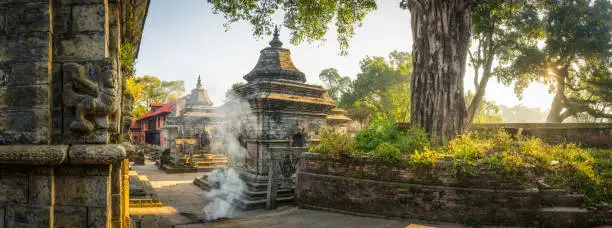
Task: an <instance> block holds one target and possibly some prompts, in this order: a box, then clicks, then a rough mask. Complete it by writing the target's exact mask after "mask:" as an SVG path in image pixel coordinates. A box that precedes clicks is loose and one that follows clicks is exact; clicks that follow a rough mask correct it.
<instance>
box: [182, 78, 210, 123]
mask: <svg viewBox="0 0 612 228" xmlns="http://www.w3.org/2000/svg"><path fill="white" fill-rule="evenodd" d="M181 117H183V118H184V117H216V114H215V108H214V107H213V102H212V101H211V100H210V98H209V97H208V92H207V91H206V89H204V88H203V87H202V80H201V78H200V76H198V84H197V86H196V88H195V89H193V90H191V94H189V95H188V96H187V102H185V109H184V110H183V111H182V113H181Z"/></svg>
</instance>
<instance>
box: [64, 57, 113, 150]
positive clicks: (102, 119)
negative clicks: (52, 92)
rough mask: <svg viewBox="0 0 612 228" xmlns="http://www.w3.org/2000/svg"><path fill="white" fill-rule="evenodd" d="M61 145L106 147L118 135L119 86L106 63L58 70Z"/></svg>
mask: <svg viewBox="0 0 612 228" xmlns="http://www.w3.org/2000/svg"><path fill="white" fill-rule="evenodd" d="M62 77H63V85H62V101H63V105H64V114H63V132H62V135H63V143H68V144H71V143H108V142H109V140H110V137H111V135H113V134H114V135H116V134H118V133H119V126H120V103H121V85H120V80H119V75H118V74H117V65H116V63H115V62H114V61H113V60H112V59H110V58H107V59H102V60H99V61H95V62H85V63H82V62H78V63H77V62H69V63H64V64H63V66H62Z"/></svg>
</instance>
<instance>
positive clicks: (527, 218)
mask: <svg viewBox="0 0 612 228" xmlns="http://www.w3.org/2000/svg"><path fill="white" fill-rule="evenodd" d="M453 170H454V169H453V167H452V164H450V163H444V162H442V163H439V164H437V166H436V169H435V171H432V170H429V169H419V168H413V167H412V168H411V167H407V166H406V167H402V166H390V165H389V164H388V163H384V162H378V161H374V160H371V159H369V158H357V157H348V158H343V159H342V160H338V159H333V158H330V157H328V156H327V155H321V154H311V153H305V154H304V155H303V157H302V160H301V161H300V166H299V169H298V184H297V189H296V192H297V197H298V203H299V204H300V205H301V206H303V207H310V208H318V209H331V210H339V211H344V212H353V213H360V214H371V215H379V216H385V217H401V218H409V219H423V220H434V221H447V222H458V223H461V224H466V223H476V224H497V225H500V224H512V225H525V224H531V222H532V221H534V220H535V215H536V214H537V213H536V211H537V210H538V208H539V204H540V200H539V194H538V190H537V188H536V187H537V186H536V185H535V182H534V181H533V180H535V176H534V175H533V172H531V170H530V169H526V170H525V171H524V172H523V173H522V175H517V176H508V175H505V174H499V173H496V172H493V171H490V170H481V171H480V173H481V174H480V175H479V176H478V177H462V176H456V175H455V173H454V171H453ZM530 180H531V181H530Z"/></svg>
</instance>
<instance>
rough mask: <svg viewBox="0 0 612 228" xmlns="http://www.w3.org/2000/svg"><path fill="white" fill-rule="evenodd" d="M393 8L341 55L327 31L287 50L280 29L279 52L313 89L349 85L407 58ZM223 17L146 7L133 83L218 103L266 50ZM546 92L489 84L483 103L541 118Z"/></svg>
mask: <svg viewBox="0 0 612 228" xmlns="http://www.w3.org/2000/svg"><path fill="white" fill-rule="evenodd" d="M398 2H399V1H395V0H378V1H377V3H378V9H377V10H376V11H374V12H372V13H370V14H369V15H368V16H367V17H366V19H365V21H364V22H363V25H362V27H360V28H358V29H357V30H356V34H355V36H354V37H353V39H352V40H351V42H350V48H349V54H348V55H345V56H341V55H339V50H340V49H339V48H338V44H337V41H336V33H335V31H334V29H335V28H334V27H333V26H330V31H329V32H328V34H327V35H326V41H320V42H314V43H302V44H299V45H297V46H294V45H291V44H290V43H289V41H288V40H289V39H288V32H287V31H284V28H281V32H280V38H281V41H283V47H285V48H289V49H290V50H291V57H292V59H293V63H294V64H295V66H296V67H297V68H298V69H300V70H301V71H302V72H304V73H305V74H306V78H307V83H310V84H321V81H320V80H319V78H318V75H319V72H321V70H323V69H325V68H330V67H333V68H336V69H338V72H339V73H340V74H341V75H343V76H349V77H351V78H355V77H356V75H357V73H358V72H359V61H360V60H361V59H363V58H364V57H365V56H385V57H386V56H388V54H389V53H390V52H391V51H393V50H398V51H410V50H411V49H412V33H411V28H410V12H409V11H407V10H402V9H400V8H399V3H398ZM273 20H274V23H276V24H282V16H281V15H275V16H274V17H273ZM224 23H225V19H224V18H223V15H215V14H213V13H212V5H211V4H208V3H206V1H205V0H181V1H166V0H152V1H151V5H150V7H149V12H148V15H147V19H146V23H145V27H144V31H143V38H142V42H141V46H140V52H139V55H138V59H137V63H136V75H137V76H143V75H153V76H157V77H159V78H160V79H162V80H166V81H168V80H183V81H184V82H185V89H186V92H187V93H188V92H189V91H191V90H192V89H193V88H194V87H195V85H196V82H197V75H198V74H200V75H201V76H202V84H203V85H204V87H205V88H206V89H207V90H208V94H209V96H210V98H211V99H212V100H213V102H214V103H215V105H216V106H218V105H221V104H222V103H223V100H224V96H225V91H226V90H227V89H228V88H230V87H231V85H232V84H233V83H236V82H240V81H244V79H242V77H243V76H244V75H245V74H247V73H248V72H249V71H251V69H252V68H253V67H254V66H255V64H256V63H257V59H258V58H259V51H260V50H261V49H263V48H265V47H267V46H268V42H269V41H270V40H271V38H272V37H262V38H259V39H258V38H255V37H253V35H252V27H251V26H250V25H249V24H247V23H244V22H238V23H234V24H232V25H231V27H230V29H229V30H227V31H226V29H225V28H224V27H223V24H224ZM473 72H474V71H473V70H472V69H471V68H470V67H468V68H467V72H466V76H465V83H464V84H465V89H466V91H467V90H472V91H474V86H473V83H472V81H473V75H474V73H473ZM547 88H548V87H547V86H546V85H541V84H532V85H530V86H529V88H527V89H526V90H525V92H524V98H523V99H522V100H518V99H517V97H516V96H515V94H514V90H513V88H512V87H505V86H503V85H500V84H498V83H497V82H496V81H495V80H490V81H489V85H488V86H487V91H486V99H487V100H492V101H495V102H496V103H497V104H502V105H506V106H514V105H517V104H523V105H525V106H528V107H536V108H541V109H542V110H546V109H548V108H549V107H550V103H551V101H552V99H553V95H552V94H549V93H548V90H547Z"/></svg>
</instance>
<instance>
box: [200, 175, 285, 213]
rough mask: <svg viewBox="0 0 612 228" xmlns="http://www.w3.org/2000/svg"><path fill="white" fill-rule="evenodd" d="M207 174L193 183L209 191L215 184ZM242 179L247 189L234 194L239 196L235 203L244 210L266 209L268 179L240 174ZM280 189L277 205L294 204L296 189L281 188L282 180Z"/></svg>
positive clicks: (278, 189) (277, 195)
mask: <svg viewBox="0 0 612 228" xmlns="http://www.w3.org/2000/svg"><path fill="white" fill-rule="evenodd" d="M206 176H207V175H206V174H204V175H203V176H202V177H198V178H196V179H195V180H194V181H193V183H194V184H195V185H197V186H199V187H200V188H202V189H204V190H206V191H208V190H210V189H211V188H214V187H215V184H214V183H210V182H209V181H208V180H207V178H206ZM240 179H242V180H243V181H244V183H245V184H246V189H245V190H243V191H241V192H234V194H238V195H239V196H240V197H238V200H237V201H236V202H235V203H236V205H237V206H238V207H239V208H241V209H243V210H253V209H257V208H265V207H266V197H267V195H268V178H267V177H266V176H256V175H253V174H250V173H246V172H242V173H240ZM276 183H277V184H278V186H277V187H278V188H277V191H276V205H277V206H278V205H285V204H292V203H294V202H295V189H294V188H280V185H281V183H282V180H281V179H279V180H277V182H276Z"/></svg>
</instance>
